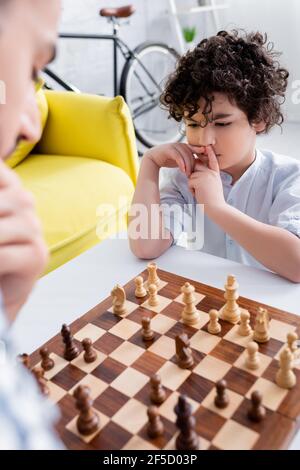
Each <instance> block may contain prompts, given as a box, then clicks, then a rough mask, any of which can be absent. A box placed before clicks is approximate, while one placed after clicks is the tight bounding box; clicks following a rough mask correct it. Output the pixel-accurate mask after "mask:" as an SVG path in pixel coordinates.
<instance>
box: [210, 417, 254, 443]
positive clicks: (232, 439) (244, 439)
mask: <svg viewBox="0 0 300 470" xmlns="http://www.w3.org/2000/svg"><path fill="white" fill-rule="evenodd" d="M258 438H259V434H258V433H257V432H255V431H252V430H251V429H249V428H246V427H245V426H242V425H241V424H239V423H236V422H235V421H233V420H231V419H230V420H228V421H227V422H226V423H225V424H224V426H223V427H222V428H221V429H220V431H219V432H218V433H217V435H216V436H215V438H214V439H213V441H212V444H213V445H216V446H217V447H219V448H220V449H222V450H250V449H252V447H253V446H254V444H255V443H256V441H257V440H258Z"/></svg>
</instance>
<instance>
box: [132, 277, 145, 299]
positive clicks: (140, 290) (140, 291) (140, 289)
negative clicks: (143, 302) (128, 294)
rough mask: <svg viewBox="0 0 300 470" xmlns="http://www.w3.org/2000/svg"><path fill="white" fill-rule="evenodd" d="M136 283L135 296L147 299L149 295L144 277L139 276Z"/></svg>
mask: <svg viewBox="0 0 300 470" xmlns="http://www.w3.org/2000/svg"><path fill="white" fill-rule="evenodd" d="M134 282H135V293H134V294H135V296H136V297H138V298H141V297H145V296H146V295H147V291H146V289H145V287H144V279H143V278H142V276H138V277H136V278H135V280H134Z"/></svg>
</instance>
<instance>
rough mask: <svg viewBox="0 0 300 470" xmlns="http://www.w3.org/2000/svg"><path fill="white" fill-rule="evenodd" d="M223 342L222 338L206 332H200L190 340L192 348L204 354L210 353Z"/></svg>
mask: <svg viewBox="0 0 300 470" xmlns="http://www.w3.org/2000/svg"><path fill="white" fill-rule="evenodd" d="M220 341H221V338H219V337H218V336H215V335H211V334H210V333H206V331H203V330H199V331H197V333H195V334H194V335H193V336H192V337H191V339H190V346H191V348H193V349H196V350H197V351H200V352H203V353H205V354H208V353H210V351H212V350H213V349H214V348H215V347H216V346H217V344H218V343H219V342H220Z"/></svg>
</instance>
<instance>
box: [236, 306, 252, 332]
mask: <svg viewBox="0 0 300 470" xmlns="http://www.w3.org/2000/svg"><path fill="white" fill-rule="evenodd" d="M237 332H238V334H239V335H241V336H250V335H251V334H252V332H253V330H252V328H251V326H250V313H249V312H248V310H242V311H241V322H240V326H239V328H238V331H237Z"/></svg>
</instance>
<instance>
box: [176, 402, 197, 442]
mask: <svg viewBox="0 0 300 470" xmlns="http://www.w3.org/2000/svg"><path fill="white" fill-rule="evenodd" d="M174 411H175V414H176V416H177V420H176V426H177V427H178V429H180V433H179V435H178V436H177V439H176V449H177V450H198V449H199V448H200V441H199V436H198V435H197V434H196V432H195V425H196V421H195V418H194V416H192V407H191V405H190V404H189V403H188V401H187V399H186V397H185V396H183V395H180V397H179V399H178V403H177V405H176V406H175V408H174Z"/></svg>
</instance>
